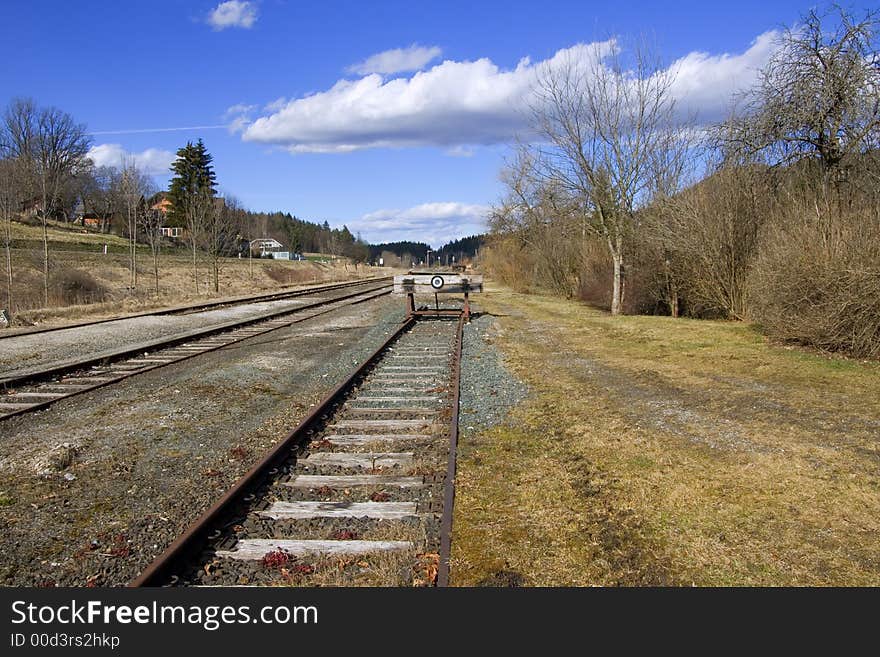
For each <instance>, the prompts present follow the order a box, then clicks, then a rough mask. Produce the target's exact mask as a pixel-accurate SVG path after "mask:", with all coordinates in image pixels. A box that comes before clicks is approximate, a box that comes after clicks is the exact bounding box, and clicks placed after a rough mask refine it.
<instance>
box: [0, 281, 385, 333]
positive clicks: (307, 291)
mask: <svg viewBox="0 0 880 657" xmlns="http://www.w3.org/2000/svg"><path fill="white" fill-rule="evenodd" d="M390 280H391V277H390V276H380V277H377V278H364V279H360V280H356V281H346V282H344V283H330V284H326V285H317V286H311V287H307V288H300V289H296V290H284V291H281V292H268V293H265V294H255V295H248V296H241V297H232V298H227V299H221V300H219V301H206V302H202V303H195V304H188V305H184V306H175V307H172V308H160V309H158V310H147V311H144V312H140V313H133V314H130V315H123V316H120V317H109V318H107V319H97V320H91V321H87V322H78V323H75V324H66V325H64V326H49V327H46V328H36V329H25V330H4V331H2V332H0V340H9V339H11V338H17V337H21V336H25V335H37V334H40V333H54V332H56V331H66V330H69V329H75V328H83V327H86V326H96V325H98V324H108V323H110V322H118V321H121V320H126V319H137V318H138V317H158V316H162V315H188V314H191V313H196V312H203V311H205V310H214V309H217V308H228V307H230V306H238V305H242V304H248V303H261V302H266V301H282V300H284V299H295V298H296V297H301V296H308V295H311V294H317V293H320V292H329V291H332V290H340V289H344V288H348V287H355V286H358V285H365V284H369V283H380V282H385V281H390Z"/></svg>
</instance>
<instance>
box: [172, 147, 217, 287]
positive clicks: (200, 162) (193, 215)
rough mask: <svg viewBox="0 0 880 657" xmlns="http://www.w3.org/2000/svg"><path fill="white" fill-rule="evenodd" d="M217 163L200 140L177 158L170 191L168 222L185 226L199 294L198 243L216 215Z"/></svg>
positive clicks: (186, 148) (181, 151) (179, 153)
mask: <svg viewBox="0 0 880 657" xmlns="http://www.w3.org/2000/svg"><path fill="white" fill-rule="evenodd" d="M213 160H214V158H213V157H211V155H210V153H208V150H207V149H206V148H205V144H204V143H202V140H201V139H199V141H198V142H196V143H195V144H193V143H192V142H187V144H186V146H184V147H183V148H180V149H178V151H177V159H176V160H174V163H173V164H172V165H171V170H172V171H173V172H174V177H173V178H172V179H171V184H170V186H169V188H168V198H169V200H170V201H171V211H170V212H169V219H170V223H171V224H172V225H176V226H185V227H186V229H187V232H188V235H187V238H188V239H189V242H190V246H191V247H192V256H193V282H194V284H195V290H196V294H198V292H199V276H198V258H197V253H198V242H199V239H200V237H201V233H202V231H203V230H204V227H205V222H206V220H207V217H208V213H209V212H214V211H215V208H214V194H216V192H217V189H216V186H217V178H216V174H215V173H214V167H213V166H211V162H212V161H213Z"/></svg>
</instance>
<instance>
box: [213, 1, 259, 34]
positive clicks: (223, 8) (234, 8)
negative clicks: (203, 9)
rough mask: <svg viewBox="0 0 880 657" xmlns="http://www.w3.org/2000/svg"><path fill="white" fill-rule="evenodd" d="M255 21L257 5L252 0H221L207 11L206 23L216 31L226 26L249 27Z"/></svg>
mask: <svg viewBox="0 0 880 657" xmlns="http://www.w3.org/2000/svg"><path fill="white" fill-rule="evenodd" d="M256 22H257V7H256V5H255V4H254V3H253V2H242V0H228V1H227V2H221V3H220V4H219V5H217V6H216V7H214V9H212V10H211V11H210V12H209V13H208V25H210V26H211V27H213V28H214V30H217V31H219V30H225V29H226V28H228V27H243V28H245V29H250V28H251V27H253V25H254V23H256Z"/></svg>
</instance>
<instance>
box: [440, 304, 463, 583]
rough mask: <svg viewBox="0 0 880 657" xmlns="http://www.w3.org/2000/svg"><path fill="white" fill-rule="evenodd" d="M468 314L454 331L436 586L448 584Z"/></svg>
mask: <svg viewBox="0 0 880 657" xmlns="http://www.w3.org/2000/svg"><path fill="white" fill-rule="evenodd" d="M465 318H466V315H465V313H461V314H460V316H459V318H458V328H457V329H456V334H455V353H454V354H453V357H452V385H453V389H454V392H453V395H452V420H451V423H450V427H449V456H448V457H447V461H446V482H445V485H444V489H443V517H442V519H441V521H440V565H439V568H438V571H437V586H443V587H445V586H449V557H450V553H451V551H452V511H453V508H454V505H455V472H456V465H457V452H458V407H459V400H460V396H461V347H462V344H461V343H462V338H463V336H464V322H465Z"/></svg>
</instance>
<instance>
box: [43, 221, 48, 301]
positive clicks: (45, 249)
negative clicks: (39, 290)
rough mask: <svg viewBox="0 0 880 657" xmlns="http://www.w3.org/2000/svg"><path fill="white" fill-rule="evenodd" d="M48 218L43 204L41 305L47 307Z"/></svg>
mask: <svg viewBox="0 0 880 657" xmlns="http://www.w3.org/2000/svg"><path fill="white" fill-rule="evenodd" d="M48 222H49V218H48V217H47V216H46V206H45V204H44V205H43V306H44V307H45V308H48V307H49V226H48Z"/></svg>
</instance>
